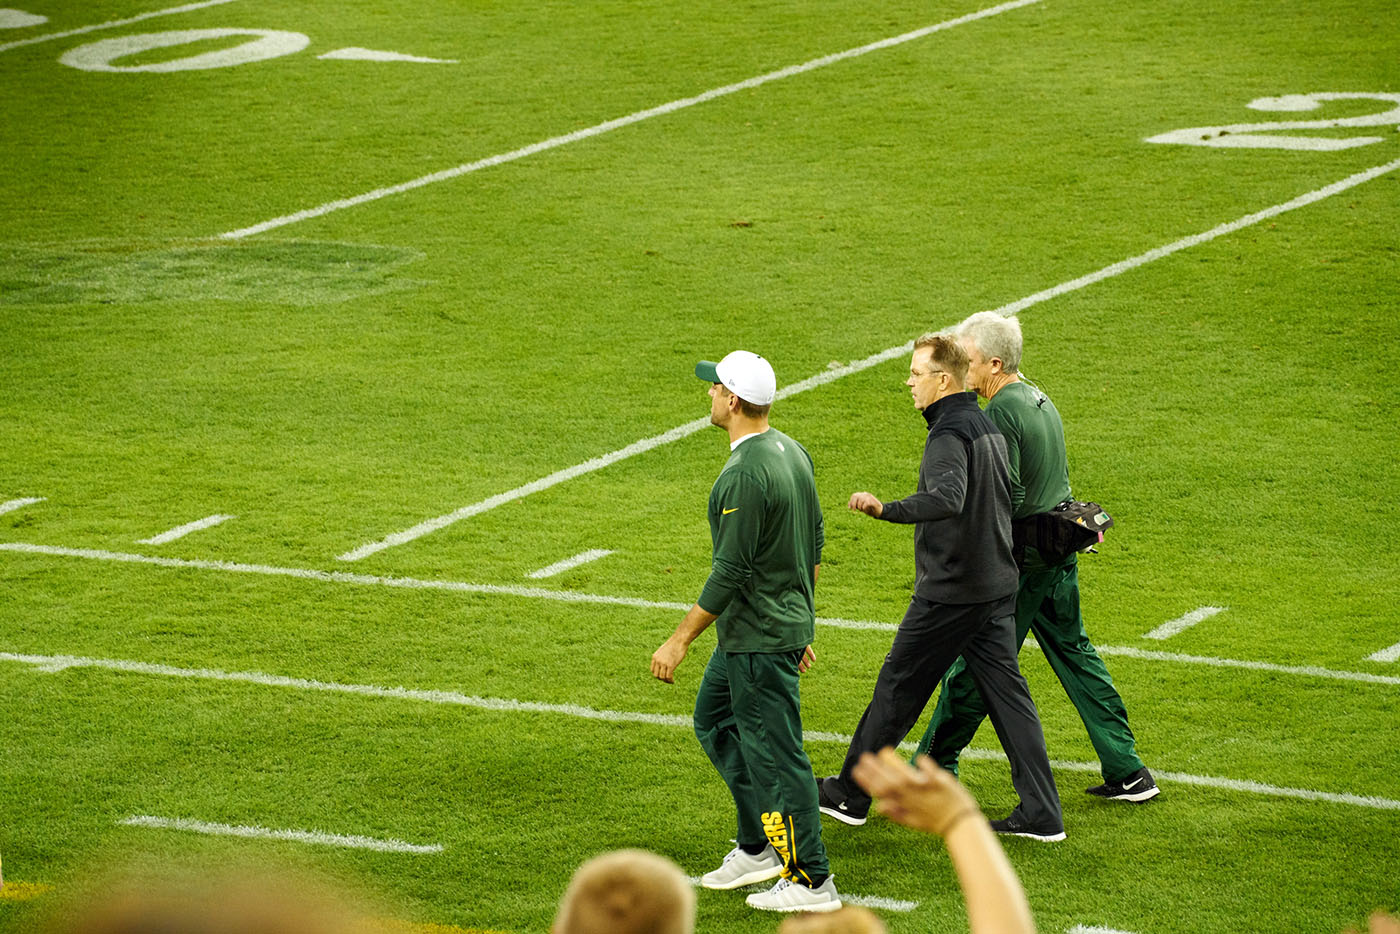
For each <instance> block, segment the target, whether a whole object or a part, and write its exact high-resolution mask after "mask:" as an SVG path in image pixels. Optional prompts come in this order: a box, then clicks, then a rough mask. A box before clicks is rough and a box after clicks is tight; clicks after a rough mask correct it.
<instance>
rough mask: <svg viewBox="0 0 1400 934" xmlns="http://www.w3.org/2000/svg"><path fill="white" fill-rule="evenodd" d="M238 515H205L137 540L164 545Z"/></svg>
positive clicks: (145, 543) (143, 542) (141, 542)
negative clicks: (167, 530)
mask: <svg viewBox="0 0 1400 934" xmlns="http://www.w3.org/2000/svg"><path fill="white" fill-rule="evenodd" d="M237 518H238V517H237V516H218V515H215V516H205V517H204V518H203V519H196V520H194V521H193V522H186V523H185V524H184V525H177V526H175V528H173V529H171V530H170V531H169V532H161V533H160V534H159V535H153V536H151V537H150V538H143V539H141V540H140V541H138V542H137V544H138V545H164V544H165V543H166V542H173V541H175V539H177V538H183V537H185V536H186V535H188V534H190V533H191V532H198V531H199V530H200V529H207V528H209V527H211V526H215V525H218V524H219V523H220V522H227V521H228V520H230V519H237Z"/></svg>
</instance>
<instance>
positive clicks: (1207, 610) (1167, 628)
mask: <svg viewBox="0 0 1400 934" xmlns="http://www.w3.org/2000/svg"><path fill="white" fill-rule="evenodd" d="M1226 609H1228V608H1227V607H1223V606H1203V607H1198V608H1196V609H1194V610H1192V611H1191V612H1190V613H1187V614H1185V615H1183V616H1178V617H1177V618H1176V619H1169V620H1167V621H1166V622H1165V623H1163V624H1162V625H1160V626H1158V627H1157V628H1156V629H1154V630H1152V631H1151V632H1146V633H1143V635H1142V637H1143V638H1144V639H1158V640H1161V639H1170V638H1171V637H1172V636H1174V635H1176V634H1177V633H1179V632H1184V631H1186V630H1187V629H1190V628H1191V627H1192V626H1194V625H1196V624H1197V623H1199V622H1201V621H1203V620H1207V619H1210V618H1211V617H1212V616H1215V615H1217V614H1219V613H1224V612H1225V610H1226Z"/></svg>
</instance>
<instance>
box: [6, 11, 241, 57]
mask: <svg viewBox="0 0 1400 934" xmlns="http://www.w3.org/2000/svg"><path fill="white" fill-rule="evenodd" d="M233 2H234V0H201V2H199V3H186V4H184V5H183V6H173V7H169V8H168V9H164V10H151V11H150V12H149V13H139V14H137V15H136V16H129V17H127V18H126V19H114V20H112V21H110V22H106V23H98V24H96V25H94V26H80V27H78V28H77V29H70V30H68V31H67V32H51V33H49V34H47V35H43V36H30V37H29V38H27V39H16V40H15V41H14V42H6V43H4V44H0V52H8V51H9V50H10V49H17V48H19V47H20V46H22V45H35V44H37V43H40V42H48V41H49V40H50V39H66V38H68V37H69V36H81V35H83V34H84V33H89V32H97V31H98V30H100V29H115V28H117V27H118V26H129V25H131V24H132V23H139V22H141V21H142V20H147V19H153V18H155V17H157V16H172V15H174V14H176V13H189V12H190V11H192V10H202V9H204V8H205V7H207V6H219V5H220V4H223V3H233Z"/></svg>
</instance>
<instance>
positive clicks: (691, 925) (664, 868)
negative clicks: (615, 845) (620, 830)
mask: <svg viewBox="0 0 1400 934" xmlns="http://www.w3.org/2000/svg"><path fill="white" fill-rule="evenodd" d="M551 930H552V931H553V934H692V932H693V931H694V930H695V893H694V891H692V890H691V887H690V882H689V880H687V879H686V877H685V875H684V874H683V873H682V872H681V871H680V869H679V867H677V866H676V864H675V863H673V862H671V861H670V860H669V859H666V858H665V857H662V856H657V855H656V854H655V853H648V852H646V851H645V850H614V851H613V852H611V853H604V854H602V855H601V856H595V857H594V858H593V859H590V860H589V861H588V862H586V863H584V864H583V865H582V866H580V867H579V868H578V871H576V872H575V873H574V877H573V879H571V880H570V881H569V887H568V889H567V890H566V891H565V892H564V897H563V899H561V900H560V902H559V914H558V915H557V916H556V917H555V919H554V926H553V928H551Z"/></svg>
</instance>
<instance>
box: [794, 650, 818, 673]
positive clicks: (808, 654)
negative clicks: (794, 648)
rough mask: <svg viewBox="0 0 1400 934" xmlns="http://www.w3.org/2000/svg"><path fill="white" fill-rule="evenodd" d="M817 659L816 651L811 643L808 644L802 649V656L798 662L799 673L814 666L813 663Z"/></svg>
mask: <svg viewBox="0 0 1400 934" xmlns="http://www.w3.org/2000/svg"><path fill="white" fill-rule="evenodd" d="M816 660H817V655H816V653H815V652H813V651H812V647H811V646H810V645H809V646H807V647H806V648H805V649H803V650H802V658H800V659H799V660H798V662H797V673H798V674H799V675H800V674H802V673H804V672H805V671H806V670H807V669H808V668H811V667H812V663H813V662H815V661H816Z"/></svg>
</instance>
